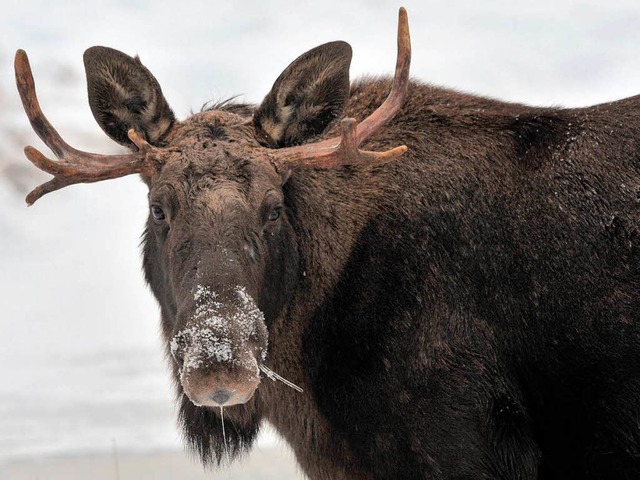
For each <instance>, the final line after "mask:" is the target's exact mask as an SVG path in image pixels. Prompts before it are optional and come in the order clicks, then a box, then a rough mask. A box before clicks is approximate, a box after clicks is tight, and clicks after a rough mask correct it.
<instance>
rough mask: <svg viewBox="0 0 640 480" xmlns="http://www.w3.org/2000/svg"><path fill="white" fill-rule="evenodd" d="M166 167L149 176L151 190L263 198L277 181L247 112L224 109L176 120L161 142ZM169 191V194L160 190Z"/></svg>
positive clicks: (152, 192)
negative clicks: (231, 192) (232, 192)
mask: <svg viewBox="0 0 640 480" xmlns="http://www.w3.org/2000/svg"><path fill="white" fill-rule="evenodd" d="M162 143H163V145H164V146H165V147H166V148H165V149H162V150H160V152H162V153H161V154H162V155H166V156H168V157H170V158H167V159H163V160H165V161H163V162H162V163H163V164H164V166H163V167H162V169H161V170H160V171H159V172H158V174H157V175H154V176H153V177H152V178H151V194H152V196H153V195H154V193H156V192H166V191H167V190H169V191H173V192H175V193H178V192H181V193H182V194H183V195H184V196H186V197H194V196H200V195H199V194H200V193H202V192H208V191H211V190H220V189H223V190H226V191H229V190H231V189H233V190H236V191H238V192H239V193H242V194H243V196H244V197H245V198H247V199H248V200H252V199H253V197H262V196H264V193H265V192H266V191H267V190H269V189H272V188H273V187H274V186H277V185H278V184H279V175H278V174H277V173H276V171H275V169H274V167H273V165H272V164H271V163H270V162H268V161H265V160H264V159H263V157H261V156H256V155H254V152H255V150H256V149H257V148H260V144H259V143H258V140H257V139H256V136H255V129H254V127H253V125H252V123H251V118H250V117H244V116H240V115H237V114H234V113H229V112H224V111H205V112H201V113H197V114H195V115H193V116H192V117H190V118H189V119H187V120H185V121H183V122H176V123H175V124H174V126H173V127H172V128H171V130H170V131H169V132H168V134H167V136H166V137H165V138H164V139H163V141H162ZM164 195H167V193H164Z"/></svg>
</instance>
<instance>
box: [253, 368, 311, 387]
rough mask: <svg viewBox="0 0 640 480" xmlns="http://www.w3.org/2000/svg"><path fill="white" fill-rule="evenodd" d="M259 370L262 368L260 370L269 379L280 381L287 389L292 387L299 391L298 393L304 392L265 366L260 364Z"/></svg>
mask: <svg viewBox="0 0 640 480" xmlns="http://www.w3.org/2000/svg"><path fill="white" fill-rule="evenodd" d="M258 368H260V370H262V372H263V373H264V374H265V375H266V376H267V377H269V378H270V379H271V380H273V381H274V382H275V381H276V380H280V381H281V382H282V383H284V384H285V385H286V386H287V387H291V388H293V389H294V390H296V391H298V392H303V390H302V389H301V388H300V387H299V386H297V385H296V384H295V383H293V382H290V381H289V380H287V379H286V378H284V377H282V376H280V375H278V374H277V373H276V372H274V371H273V370H271V369H269V368H267V367H265V366H264V365H262V364H260V365H258Z"/></svg>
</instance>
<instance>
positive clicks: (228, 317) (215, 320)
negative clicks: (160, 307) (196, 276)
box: [170, 285, 267, 407]
mask: <svg viewBox="0 0 640 480" xmlns="http://www.w3.org/2000/svg"><path fill="white" fill-rule="evenodd" d="M193 300H194V301H193V303H191V302H190V306H189V308H188V310H187V311H184V312H180V314H179V322H178V325H179V330H178V331H177V332H176V334H175V335H174V336H173V338H172V339H171V343H170V347H171V354H172V355H173V357H174V359H175V360H176V362H177V363H178V365H179V366H180V382H181V384H182V389H183V390H184V393H185V394H186V395H187V396H188V397H189V399H190V400H191V401H192V402H193V403H194V404H195V405H198V406H212V407H220V406H225V407H227V406H230V405H237V404H241V403H245V402H247V401H249V399H251V397H252V396H253V393H254V392H255V390H256V388H257V387H258V384H259V383H260V371H259V369H258V364H259V363H262V362H263V361H264V357H265V356H266V352H267V327H266V325H265V323H264V315H263V313H262V312H261V311H260V309H259V308H258V306H257V305H256V303H255V301H254V300H253V298H251V296H250V295H249V294H248V293H247V290H246V289H245V288H244V287H240V286H238V287H235V288H231V289H225V290H223V291H220V292H216V291H214V290H213V289H211V288H210V287H207V286H202V285H198V286H197V287H196V289H195V293H194V297H193Z"/></svg>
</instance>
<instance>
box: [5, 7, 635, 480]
mask: <svg viewBox="0 0 640 480" xmlns="http://www.w3.org/2000/svg"><path fill="white" fill-rule="evenodd" d="M350 60H351V49H350V47H349V46H348V45H347V44H346V43H344V42H331V43H328V44H325V45H321V46H319V47H317V48H315V49H313V50H310V51H309V52H307V53H305V54H303V55H302V56H300V57H299V58H298V59H297V60H295V61H294V62H293V63H292V64H291V65H290V66H289V67H287V69H286V70H285V71H284V72H283V73H282V75H281V76H280V77H279V78H278V79H277V80H276V82H275V84H274V86H273V88H272V90H271V92H270V93H269V94H268V95H267V97H266V98H265V100H264V101H263V103H262V104H261V105H259V106H257V107H256V106H251V105H241V104H234V103H226V104H223V105H219V106H217V107H214V108H213V109H210V110H205V111H203V112H200V113H197V114H195V115H193V116H192V117H190V118H188V119H187V120H185V121H178V120H176V119H175V118H174V116H173V112H172V111H171V109H170V108H169V106H168V104H167V102H166V100H165V99H164V96H163V95H162V91H161V89H160V86H159V85H158V82H157V81H156V79H155V78H154V77H153V75H152V74H151V73H150V72H149V71H148V70H147V69H146V68H145V67H144V66H143V65H142V63H141V62H140V60H139V59H138V58H132V57H129V56H128V55H125V54H123V53H121V52H118V51H115V50H112V49H109V48H105V47H93V48H91V49H89V50H87V52H86V53H85V57H84V61H85V66H86V70H87V81H88V88H89V103H90V106H91V109H92V112H93V114H94V116H95V117H96V120H97V121H98V123H99V124H100V126H101V127H102V128H103V130H104V131H105V132H106V133H107V134H108V135H109V136H110V137H111V138H113V139H114V140H115V141H117V142H119V143H120V144H122V145H124V146H126V147H128V148H130V149H131V153H130V154H127V155H111V156H107V155H98V154H93V153H87V152H81V151H78V150H76V149H74V148H72V147H70V146H69V145H67V144H66V143H65V142H64V141H63V140H62V138H61V136H60V135H59V134H58V133H57V132H56V131H55V129H54V128H53V127H52V126H51V124H50V123H49V122H48V121H47V119H46V118H45V117H44V115H43V113H42V111H41V109H40V107H39V104H38V101H37V99H36V96H35V86H34V82H33V77H32V75H31V69H30V66H29V63H28V60H27V57H26V54H25V53H24V52H23V51H18V53H17V54H16V62H15V68H16V80H17V84H18V90H19V92H20V96H21V98H22V101H23V105H24V107H25V111H26V112H27V116H28V118H29V120H30V122H31V125H32V126H33V128H34V130H35V132H36V133H37V134H38V135H39V136H40V138H41V139H42V140H43V141H44V142H45V144H46V145H47V146H49V148H51V150H52V151H53V152H54V154H55V155H56V157H57V158H58V161H53V160H50V159H48V158H46V157H45V156H44V155H43V154H42V153H40V152H39V151H37V150H36V149H34V148H33V147H27V148H26V149H25V153H26V155H27V158H28V159H29V160H30V161H31V162H33V163H34V164H35V165H36V166H37V167H38V168H40V169H42V170H44V171H46V172H48V173H50V174H52V175H53V176H54V178H53V179H52V180H50V181H49V182H47V183H45V184H43V185H41V186H40V187H38V188H36V189H35V190H34V191H33V192H31V193H30V194H29V196H28V197H27V202H28V203H29V204H32V203H33V202H35V201H36V200H38V199H39V198H40V197H42V196H43V195H45V194H47V193H50V192H52V191H54V190H58V189H60V188H63V187H65V186H68V185H72V184H75V183H81V182H95V181H100V180H105V179H111V178H117V177H120V176H123V175H128V174H132V173H138V174H140V175H141V176H142V179H143V180H144V182H145V183H146V184H147V185H148V187H149V202H150V212H149V219H148V222H147V226H146V230H145V233H144V236H143V243H144V255H143V265H144V270H145V275H146V278H147V281H148V283H149V284H150V286H151V289H152V291H153V293H154V295H155V296H156V298H157V300H158V303H159V304H160V309H161V316H162V329H163V335H164V338H165V340H166V348H167V351H168V353H169V354H170V358H171V367H172V370H173V378H174V380H175V384H176V391H177V394H178V402H179V404H180V419H181V422H182V426H183V429H184V434H185V440H186V442H187V443H188V444H189V445H190V446H191V447H192V448H193V449H194V450H195V451H196V452H197V453H198V454H199V455H200V456H201V458H202V461H203V462H204V463H210V462H214V461H218V462H220V461H221V460H222V459H223V458H225V457H227V456H228V457H232V458H233V457H236V456H237V455H238V454H240V453H242V452H243V451H245V450H246V449H248V448H249V447H250V446H251V443H252V442H253V440H254V438H255V436H256V434H257V431H258V429H259V426H260V423H261V421H262V420H263V419H266V420H268V421H269V422H270V423H272V424H273V425H274V426H275V428H276V429H277V430H278V431H279V432H280V434H281V435H282V436H283V437H284V438H285V439H286V440H287V441H288V442H289V443H290V444H291V446H292V447H293V449H294V451H295V453H296V457H297V460H298V462H299V463H300V465H301V467H302V468H303V469H304V471H305V473H306V474H307V475H308V476H309V477H311V478H314V479H324V478H326V479H354V478H362V479H369V478H504V479H555V478H563V479H573V478H575V479H578V478H580V479H582V478H594V479H595V478H607V479H618V478H619V479H623V478H637V477H638V476H640V460H639V459H640V452H639V451H638V445H639V444H640V442H639V441H638V432H637V425H638V421H639V419H640V411H639V409H640V407H639V406H638V402H637V398H638V397H639V396H640V373H639V372H638V371H637V367H636V365H638V361H639V360H640V358H639V357H640V345H639V342H640V340H639V339H640V332H639V331H638V322H637V315H638V312H640V308H638V307H640V305H639V303H640V297H639V294H638V292H639V291H640V289H639V288H638V287H640V285H638V283H639V280H638V279H639V278H640V272H638V268H639V266H640V250H639V249H638V248H637V243H638V225H639V222H640V207H639V205H638V202H637V198H638V191H640V190H639V188H640V187H637V185H640V175H639V172H638V164H637V163H638V158H640V153H639V152H640V150H639V147H638V142H637V139H638V138H640V118H639V117H638V115H639V113H638V112H640V98H639V97H632V98H629V99H625V100H621V101H619V102H613V103H610V104H605V105H599V106H596V107H591V108H584V109H572V110H563V109H543V108H533V107H528V106H524V105H518V104H507V103H502V102H499V101H495V100H488V99H484V98H480V97H474V96H471V95H465V94H461V93H457V92H453V91H449V90H444V89H439V88H435V87H431V86H428V85H423V84H420V83H418V82H409V80H408V75H409V63H410V43H409V32H408V25H407V17H406V12H405V11H404V9H401V10H400V20H399V28H398V61H397V65H396V72H395V77H394V79H393V81H389V80H362V81H358V82H355V83H353V84H352V85H351V86H350V84H349V74H348V68H349V63H350ZM389 91H390V93H389V95H388V97H387V98H386V100H384V101H383V99H384V97H385V95H387V92H389ZM376 105H380V106H379V107H378V108H377V109H375V110H373V109H374V108H375V106H376ZM354 118H363V119H364V120H362V121H361V122H360V123H357V122H356V120H354ZM338 119H341V120H339V121H337V120H338ZM612 127H615V128H612ZM400 144H405V145H406V146H404V145H403V146H398V145H400ZM361 145H364V146H366V148H368V149H371V150H364V149H360V146H361ZM621 185H622V186H625V185H626V186H632V185H633V186H636V187H633V188H631V187H629V188H628V187H624V188H622V187H621ZM593 192H596V193H597V194H593ZM271 368H272V369H273V371H275V372H278V373H279V374H282V376H283V377H284V378H286V379H288V380H289V381H291V382H293V384H295V385H294V386H299V387H301V388H297V389H293V388H287V387H286V386H285V385H283V384H282V383H277V384H276V383H273V382H267V381H263V380H264V379H261V378H260V376H259V375H260V371H262V372H264V373H265V374H266V375H268V377H269V378H277V373H274V372H273V371H272V370H271ZM223 408H224V410H223Z"/></svg>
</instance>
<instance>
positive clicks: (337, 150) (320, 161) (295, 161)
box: [267, 8, 411, 171]
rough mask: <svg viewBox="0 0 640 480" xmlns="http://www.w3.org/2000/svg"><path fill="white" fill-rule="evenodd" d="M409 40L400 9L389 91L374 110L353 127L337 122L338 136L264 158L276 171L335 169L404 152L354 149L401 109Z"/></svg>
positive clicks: (386, 159)
mask: <svg viewBox="0 0 640 480" xmlns="http://www.w3.org/2000/svg"><path fill="white" fill-rule="evenodd" d="M410 64H411V39H410V37H409V22H408V19H407V11H406V10H405V9H404V8H400V13H399V16H398V60H397V62H396V71H395V76H394V78H393V84H392V87H391V92H390V93H389V96H388V97H387V98H386V100H385V101H384V102H383V103H382V105H380V106H379V107H378V108H377V109H376V111H374V112H373V113H372V114H371V115H369V116H368V117H367V118H365V119H364V120H363V121H362V122H360V124H358V125H357V127H356V120H355V119H353V118H345V119H343V120H342V122H341V128H342V132H341V136H340V137H333V138H329V139H327V140H322V141H319V142H316V143H310V144H307V145H299V146H296V147H288V148H280V149H274V150H268V152H267V156H268V158H269V160H271V162H273V164H274V165H275V167H276V169H277V170H278V171H283V170H287V169H294V168H300V167H318V168H335V167H339V166H341V165H354V164H371V163H386V162H389V161H391V160H394V159H396V158H398V157H399V156H400V155H402V154H403V153H404V152H406V151H407V147H406V146H404V145H403V146H400V147H396V148H394V149H392V150H388V151H386V152H370V151H365V150H360V149H359V148H358V146H359V145H360V144H361V143H362V142H364V141H365V140H366V139H367V138H369V137H370V136H371V135H373V134H374V133H376V132H377V131H379V130H380V129H381V128H382V127H383V126H384V125H386V124H387V123H388V122H389V121H390V120H391V119H392V118H393V117H395V115H396V114H397V113H398V111H399V110H400V109H401V108H402V105H403V103H404V100H405V98H406V96H407V88H408V86H409V66H410Z"/></svg>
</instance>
